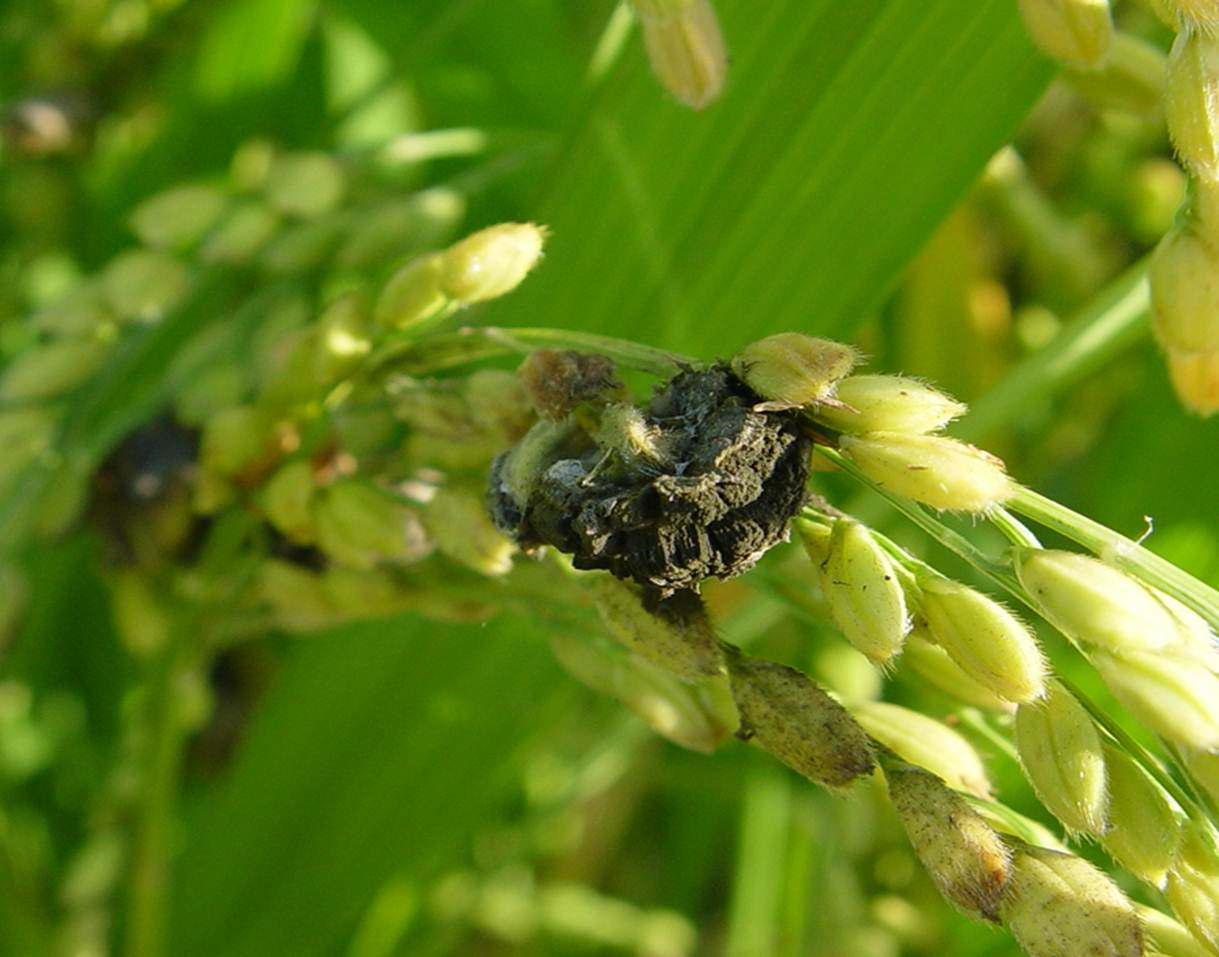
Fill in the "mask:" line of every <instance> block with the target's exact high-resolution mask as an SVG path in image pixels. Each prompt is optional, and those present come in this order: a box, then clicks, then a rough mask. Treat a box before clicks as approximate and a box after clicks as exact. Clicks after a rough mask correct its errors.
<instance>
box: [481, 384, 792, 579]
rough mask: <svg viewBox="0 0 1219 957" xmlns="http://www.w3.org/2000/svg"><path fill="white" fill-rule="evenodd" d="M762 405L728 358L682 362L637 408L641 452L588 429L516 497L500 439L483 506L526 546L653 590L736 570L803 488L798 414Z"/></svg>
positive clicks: (765, 543) (783, 525)
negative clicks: (701, 365)
mask: <svg viewBox="0 0 1219 957" xmlns="http://www.w3.org/2000/svg"><path fill="white" fill-rule="evenodd" d="M761 404H762V399H761V397H759V396H758V395H757V394H756V393H755V392H753V391H752V390H751V389H750V388H749V387H748V386H747V385H745V383H744V382H742V381H741V380H740V379H739V378H738V377H737V376H736V375H734V374H733V372H732V371H731V369H729V367H728V366H727V365H725V364H717V365H714V366H711V367H710V368H707V369H685V370H682V371H680V372H678V373H677V375H675V376H674V377H673V378H672V379H670V380H669V381H668V382H667V383H665V384H664V385H663V386H662V387H661V388H660V389H659V390H658V391H657V393H656V394H655V396H654V397H653V398H652V400H651V401H650V402H649V403H648V404H647V405H646V406H645V407H643V408H642V409H641V410H640V412H641V413H642V418H641V420H639V421H636V423H635V425H636V427H637V428H639V429H642V430H643V431H644V432H645V433H646V435H647V436H648V439H647V441H648V445H649V449H650V450H651V451H650V452H649V453H648V454H642V452H643V450H641V454H632V452H631V446H632V443H631V442H630V441H610V440H609V439H608V438H607V437H606V436H605V435H604V432H605V430H604V429H601V430H597V434H596V437H594V435H593V434H592V433H591V432H585V433H584V436H585V438H586V442H585V444H584V445H583V447H582V449H581V450H580V451H579V452H578V453H571V452H567V454H566V455H564V457H557V456H556V457H551V458H547V459H545V460H543V461H541V462H537V463H531V465H530V468H531V469H536V471H537V477H536V481H533V482H531V483H529V488H530V492H529V494H528V496H527V499H526V500H524V501H522V500H520V499H519V497H518V498H514V497H513V495H512V493H511V491H510V484H511V483H508V482H506V481H505V478H506V476H508V475H510V474H511V472H512V470H513V460H512V456H513V455H514V453H515V452H516V449H512V450H509V451H508V452H506V453H504V454H503V455H501V456H500V457H499V458H498V459H497V460H496V462H495V464H494V465H493V466H492V472H491V482H490V489H489V506H490V510H491V514H492V516H493V517H494V518H495V520H496V522H497V524H498V525H499V527H500V528H501V529H502V530H503V531H505V532H506V533H507V534H509V535H510V536H511V537H513V538H514V539H515V540H516V541H517V542H518V543H519V544H520V545H521V546H522V547H524V548H532V547H537V546H540V545H551V546H553V547H555V548H557V549H558V550H560V551H562V552H566V553H568V554H570V555H572V556H573V564H574V565H575V566H576V567H577V568H586V569H594V568H600V569H606V570H608V571H610V572H611V573H612V574H614V575H616V576H617V577H619V578H623V579H630V580H634V581H636V582H638V583H640V584H641V585H643V586H645V587H646V588H649V589H652V590H655V591H657V592H658V593H660V594H661V595H670V594H673V593H675V592H678V591H681V590H683V589H697V588H698V585H699V583H700V582H701V581H702V580H703V579H705V578H712V577H714V578H730V577H732V576H734V575H738V574H740V573H742V572H744V571H747V570H748V569H750V568H752V567H753V565H754V563H756V562H757V560H758V559H759V558H760V557H761V556H762V554H763V553H764V552H765V551H766V550H767V549H769V548H770V547H771V546H773V545H775V544H777V543H778V542H780V541H782V540H784V539H785V537H786V534H787V523H788V520H789V519H790V518H791V517H792V516H793V515H794V514H795V513H796V512H797V511H798V510H799V508H800V505H801V504H802V503H803V501H804V499H805V494H806V493H805V482H806V480H807V478H808V471H809V454H810V451H811V440H810V439H809V438H808V437H807V436H806V435H805V434H804V432H803V430H802V428H801V424H800V417H799V413H798V412H794V411H774V410H767V409H764V408H762V409H760V408H758V407H759V406H760V405H761ZM521 447H522V446H518V447H517V448H518V449H519V448H521ZM657 450H662V451H659V452H658V451H657Z"/></svg>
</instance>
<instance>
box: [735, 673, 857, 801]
mask: <svg viewBox="0 0 1219 957" xmlns="http://www.w3.org/2000/svg"><path fill="white" fill-rule="evenodd" d="M728 675H729V679H730V681H731V683H732V694H733V697H734V698H735V699H736V705H737V709H738V710H739V712H740V716H741V728H740V731H739V732H738V734H739V735H740V736H741V737H744V738H748V739H751V740H753V741H755V742H757V744H758V745H760V746H761V747H762V748H763V749H765V750H766V751H769V752H770V753H771V754H773V755H774V756H775V757H776V758H778V759H779V760H780V761H782V762H783V763H784V764H786V765H787V766H788V767H790V768H792V769H793V770H795V771H798V772H799V773H800V774H803V775H804V776H805V777H806V778H808V779H809V780H810V781H815V782H816V783H818V784H823V785H825V786H826V787H830V788H844V787H846V786H847V785H849V784H851V783H852V782H854V781H855V780H857V779H858V778H860V777H863V776H864V775H867V774H870V773H871V772H872V769H873V767H874V766H875V764H874V759H873V756H872V746H871V744H870V743H869V742H868V736H867V734H866V733H865V732H864V730H863V728H861V727H860V726H859V724H858V722H856V721H855V719H854V718H852V717H851V715H850V714H849V713H848V712H847V710H846V709H845V708H844V707H843V706H842V705H840V704H839V703H838V702H837V701H835V700H834V699H833V698H831V697H830V696H829V695H828V694H826V692H825V691H823V690H822V689H821V688H819V687H818V686H817V685H816V684H815V683H814V682H813V681H812V680H811V679H809V677H808V676H807V675H805V674H803V673H801V672H799V671H797V670H796V669H795V668H788V667H787V666H786V665H780V664H776V663H775V662H771V661H763V660H761V659H760V658H750V657H747V656H745V655H742V654H740V653H739V652H738V653H734V654H730V655H729V656H728Z"/></svg>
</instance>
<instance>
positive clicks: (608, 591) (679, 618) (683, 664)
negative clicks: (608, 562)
mask: <svg viewBox="0 0 1219 957" xmlns="http://www.w3.org/2000/svg"><path fill="white" fill-rule="evenodd" d="M585 588H586V589H587V590H588V593H589V595H590V596H591V598H592V600H593V603H594V604H595V605H596V607H597V611H598V612H600V613H601V620H602V621H603V622H604V623H605V626H606V628H607V629H608V631H609V633H610V634H611V635H613V637H614V638H616V639H617V640H618V641H620V642H621V643H622V644H623V645H625V646H626V647H627V648H630V649H631V650H632V651H633V652H635V653H636V654H637V655H639V656H640V657H641V658H645V659H646V660H648V661H650V662H652V663H653V664H655V665H657V666H658V667H660V668H663V669H664V670H666V671H668V672H670V673H672V674H674V675H677V676H678V677H679V678H685V679H688V680H694V679H697V678H706V677H710V676H714V675H719V674H722V673H723V670H724V661H723V654H722V652H721V651H720V646H719V640H718V638H716V635H715V631H714V629H713V628H712V626H711V621H710V620H709V619H708V617H707V612H706V609H704V608H703V606H702V602H701V601H700V600H699V598H698V596H697V595H695V594H694V593H693V592H689V591H684V592H678V593H676V594H675V595H673V596H672V597H670V598H666V599H659V598H656V597H655V596H652V595H646V594H644V592H643V590H642V589H640V588H638V587H637V586H635V585H632V584H629V583H627V582H623V581H620V580H618V579H616V578H614V577H612V576H610V575H605V574H593V575H589V576H588V577H587V579H586V580H585Z"/></svg>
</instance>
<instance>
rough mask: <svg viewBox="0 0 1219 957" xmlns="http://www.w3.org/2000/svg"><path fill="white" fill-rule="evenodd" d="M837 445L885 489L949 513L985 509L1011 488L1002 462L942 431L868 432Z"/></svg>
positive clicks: (1005, 496) (1009, 493) (1004, 497)
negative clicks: (925, 433)
mask: <svg viewBox="0 0 1219 957" xmlns="http://www.w3.org/2000/svg"><path fill="white" fill-rule="evenodd" d="M839 447H840V448H841V449H842V451H844V452H845V453H846V454H847V455H848V456H850V458H851V460H852V461H853V462H854V463H855V464H856V465H858V466H859V468H860V470H861V471H862V472H863V473H864V474H865V475H866V476H867V477H868V478H870V479H871V480H872V481H873V482H875V483H876V484H877V485H879V486H881V487H882V488H884V489H885V490H886V491H889V492H893V493H894V494H896V495H902V496H905V497H906V498H912V499H914V500H915V501H916V502H922V503H923V504H924V505H930V506H931V507H932V508H936V509H941V510H943V511H950V512H986V511H987V510H988V509H990V508H993V507H994V506H995V505H1001V504H1003V502H1005V501H1006V500H1007V499H1009V498H1010V497H1011V496H1012V494H1013V493H1014V492H1015V488H1016V487H1015V484H1014V483H1013V482H1012V480H1011V479H1010V478H1009V477H1008V475H1007V472H1006V471H1005V470H1004V466H1003V462H1002V461H1001V460H1000V459H997V458H995V456H993V455H991V454H990V453H989V452H983V451H982V450H981V449H979V448H975V447H974V446H972V445H968V444H966V443H965V442H960V441H958V440H956V439H950V438H948V437H947V436H943V435H911V434H906V433H902V432H868V433H865V434H863V435H844V436H842V438H841V439H840V441H839Z"/></svg>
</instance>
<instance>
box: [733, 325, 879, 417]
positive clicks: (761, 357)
mask: <svg viewBox="0 0 1219 957" xmlns="http://www.w3.org/2000/svg"><path fill="white" fill-rule="evenodd" d="M858 361H859V354H858V353H857V352H856V351H855V350H854V349H852V348H851V347H850V346H848V345H844V344H843V343H841V342H835V341H834V340H833V339H818V338H816V337H814V336H806V335H804V334H803V333H800V332H780V333H777V334H776V335H773V336H767V337H766V338H765V339H759V340H758V341H757V342H752V343H750V344H749V345H747V346H746V347H745V348H744V349H742V350H741V351H740V352H739V353H737V355H736V356H734V357H733V359H732V371H733V372H734V373H735V374H736V376H737V378H739V379H741V381H743V382H744V383H745V384H746V385H748V386H749V388H751V389H753V391H754V392H756V393H757V394H758V395H760V396H761V397H762V398H763V399H766V400H767V401H768V402H773V403H775V404H776V405H778V406H783V407H790V408H802V407H805V406H811V405H815V404H816V403H819V402H825V401H826V400H828V399H831V398H832V397H833V394H834V389H835V387H836V386H837V385H838V383H839V382H840V381H841V380H842V379H843V378H845V377H846V376H847V375H849V374H850V372H851V370H852V369H853V368H855V364H856V363H857V362H858Z"/></svg>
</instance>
